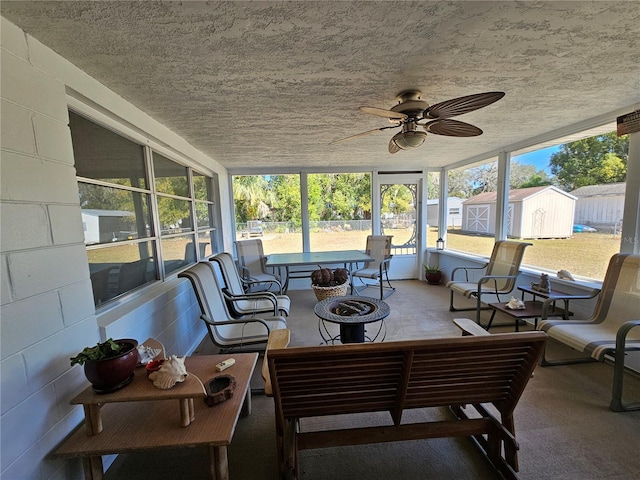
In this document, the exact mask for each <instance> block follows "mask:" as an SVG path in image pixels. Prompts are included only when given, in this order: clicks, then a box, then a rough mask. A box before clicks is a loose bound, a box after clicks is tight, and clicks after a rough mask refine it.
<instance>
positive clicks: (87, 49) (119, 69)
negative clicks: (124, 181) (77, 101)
mask: <svg viewBox="0 0 640 480" xmlns="http://www.w3.org/2000/svg"><path fill="white" fill-rule="evenodd" d="M0 9H1V12H2V15H3V16H4V17H6V18H7V19H9V20H10V21H12V22H13V23H15V24H16V25H18V26H19V27H21V28H22V29H23V30H24V31H26V32H27V33H28V34H30V35H32V36H34V37H35V38H37V39H38V40H40V41H41V42H42V43H44V44H45V45H47V46H49V47H50V48H52V49H53V50H54V51H56V52H58V53H59V54H61V55H62V56H63V57H65V58H67V59H68V60H69V61H71V62H72V63H74V64H75V65H77V66H78V67H79V68H81V69H82V70H84V71H86V72H87V73H88V74H90V75H91V76H93V77H94V78H96V79H97V80H99V81H100V82H102V83H103V84H104V85H106V86H107V87H109V88H110V89H112V90H113V91H115V92H116V93H118V94H120V95H121V96H122V97H124V98H125V99H127V100H128V101H130V102H131V103H133V104H134V105H136V106H137V107H139V108H140V109H142V110H144V111H145V112H147V113H148V114H150V115H151V116H152V117H154V118H155V119H157V120H158V121H160V122H161V123H163V124H165V125H166V126H168V127H169V128H171V129H172V130H173V131H175V132H176V133H178V134H179V135H181V136H182V137H184V138H185V139H186V140H188V141H189V142H190V143H191V144H193V145H194V146H195V147H196V148H198V149H200V150H201V151H203V152H205V153H206V154H208V155H209V156H210V157H212V158H214V159H215V160H217V161H218V162H220V163H221V164H222V165H224V166H225V167H227V168H229V169H231V170H237V169H246V168H272V169H274V168H275V169H277V168H309V167H310V168H315V167H324V166H328V167H340V168H343V167H353V168H361V167H365V166H368V167H371V166H373V167H374V168H379V169H407V168H424V167H430V166H443V165H447V164H452V163H456V162H460V161H464V160H466V159H468V158H472V157H476V156H478V155H482V154H483V153H485V152H491V151H494V150H496V149H499V148H503V147H505V146H508V145H513V144H518V143H520V142H523V141H525V140H526V139H528V138H531V137H535V136H538V135H544V134H547V133H549V132H554V131H557V130H558V129H561V128H562V127H566V126H567V125H572V124H575V123H578V122H581V121H583V120H586V119H590V118H594V117H599V116H600V115H604V114H608V113H610V112H614V111H616V110H619V109H621V108H624V107H629V106H635V107H634V108H638V104H640V48H639V47H638V39H639V38H640V2H638V1H615V2H608V1H595V2H579V1H569V2H560V1H551V2H534V1H521V2H497V1H492V2H480V1H463V2H460V1H452V2H445V1H437V2H436V1H420V2H403V1H375V2H357V1H352V2H347V1H339V2H333V1H321V2H320V1H318V2H308V1H288V2H269V1H260V2H146V1H145V2H111V1H108V2H101V1H94V2H12V1H4V0H3V1H2V2H1V3H0ZM406 89H419V90H421V91H422V93H423V98H425V99H426V100H427V101H428V102H429V103H432V104H433V103H437V102H441V101H443V100H447V99H450V98H453V97H458V96H462V95H468V94H473V93H479V92H484V91H493V90H501V91H504V92H506V96H505V98H504V99H502V100H500V101H499V102H497V103H495V104H493V105H490V106H488V107H486V108H484V109H481V110H477V111H476V112H473V113H469V114H466V115H462V116H460V117H456V119H459V120H461V121H464V122H468V123H472V124H474V125H476V126H478V127H480V128H482V129H483V130H484V134H483V135H482V136H479V137H472V138H452V137H444V136H438V135H429V138H428V139H427V141H426V142H425V144H423V145H422V146H421V147H419V148H417V149H413V150H410V151H401V152H399V153H397V154H395V155H390V154H389V153H388V151H387V145H388V142H389V139H390V138H391V136H392V135H393V134H394V133H395V132H396V130H385V131H384V132H378V133H375V134H373V135H370V136H367V137H363V138H358V139H355V140H352V141H349V142H345V143H341V144H338V145H329V143H330V142H331V141H333V140H336V139H340V138H343V137H346V136H349V135H353V134H356V133H359V132H362V131H366V130H371V129H375V128H379V127H383V126H388V125H389V123H388V122H387V120H385V119H384V118H380V117H375V116H372V115H367V114H365V113H363V112H361V111H360V110H359V109H358V106H360V105H369V106H374V107H380V108H385V109H387V108H390V107H392V106H393V105H394V104H395V103H396V95H397V94H398V93H399V92H400V91H402V90H406Z"/></svg>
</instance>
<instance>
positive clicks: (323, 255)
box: [266, 250, 374, 293]
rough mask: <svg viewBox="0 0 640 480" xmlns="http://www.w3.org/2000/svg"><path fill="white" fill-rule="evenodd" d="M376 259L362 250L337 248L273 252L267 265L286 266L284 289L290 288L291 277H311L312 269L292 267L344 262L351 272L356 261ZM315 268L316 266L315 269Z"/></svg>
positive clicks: (274, 266)
mask: <svg viewBox="0 0 640 480" xmlns="http://www.w3.org/2000/svg"><path fill="white" fill-rule="evenodd" d="M373 260H374V259H373V258H371V257H370V256H369V255H367V254H366V253H364V252H362V251H360V250H335V251H331V252H299V253H272V254H270V255H269V256H268V257H267V261H266V266H267V267H273V268H284V270H285V275H284V282H283V285H282V289H283V291H284V292H285V293H286V291H287V289H288V288H289V279H290V278H306V277H309V276H310V274H311V271H312V270H309V269H303V270H294V271H291V270H290V268H291V267H305V266H306V267H309V266H311V265H313V266H319V265H335V264H342V265H344V268H346V269H347V270H348V271H349V273H351V270H352V266H353V264H354V263H360V262H371V261H373ZM313 270H315V268H314V269H313Z"/></svg>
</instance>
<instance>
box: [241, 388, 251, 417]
mask: <svg viewBox="0 0 640 480" xmlns="http://www.w3.org/2000/svg"><path fill="white" fill-rule="evenodd" d="M247 415H251V385H249V388H247V394H246V395H245V397H244V403H243V404H242V410H240V416H241V417H246V416H247Z"/></svg>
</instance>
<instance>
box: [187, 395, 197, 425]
mask: <svg viewBox="0 0 640 480" xmlns="http://www.w3.org/2000/svg"><path fill="white" fill-rule="evenodd" d="M189 415H190V416H191V421H192V422H193V421H194V420H195V419H196V408H195V407H194V406H193V398H190V399H189Z"/></svg>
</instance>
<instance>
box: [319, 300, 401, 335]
mask: <svg viewBox="0 0 640 480" xmlns="http://www.w3.org/2000/svg"><path fill="white" fill-rule="evenodd" d="M313 311H314V312H315V314H316V315H317V316H318V331H319V332H320V336H321V337H322V339H323V340H324V341H325V343H329V342H331V343H335V341H336V340H338V339H340V342H342V343H362V342H364V341H365V340H367V341H370V342H374V341H375V340H376V339H377V338H378V337H379V336H380V333H381V332H382V330H383V327H384V319H385V318H386V317H387V316H388V315H389V311H390V309H389V305H387V304H386V303H385V302H383V301H382V300H378V299H377V298H373V297H361V296H358V295H346V296H344V297H331V298H327V299H325V300H322V301H320V302H318V303H317V304H316V306H315V307H313ZM324 322H331V323H336V324H338V325H340V335H338V336H332V335H331V334H330V333H329V331H328V329H327V326H326V324H325V323H324ZM374 322H380V328H379V329H378V332H377V333H376V335H375V337H373V339H371V338H369V337H367V336H366V335H365V324H367V323H374ZM385 336H386V329H385V330H384V334H383V336H382V339H381V341H383V340H384V337H385Z"/></svg>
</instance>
